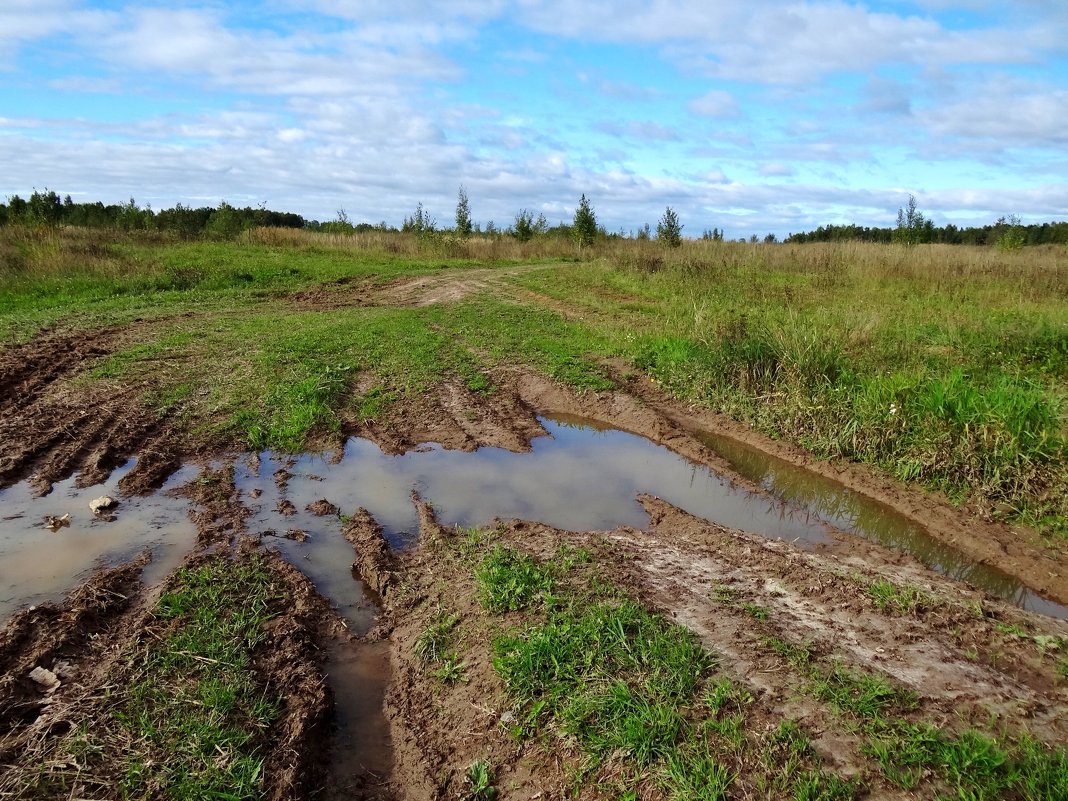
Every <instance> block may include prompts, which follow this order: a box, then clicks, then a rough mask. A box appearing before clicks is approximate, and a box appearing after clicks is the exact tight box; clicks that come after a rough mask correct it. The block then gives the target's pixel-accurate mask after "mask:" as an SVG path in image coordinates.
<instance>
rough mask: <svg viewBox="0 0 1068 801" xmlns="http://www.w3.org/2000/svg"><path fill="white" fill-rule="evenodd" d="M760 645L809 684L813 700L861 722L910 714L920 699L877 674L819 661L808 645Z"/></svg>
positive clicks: (769, 640)
mask: <svg viewBox="0 0 1068 801" xmlns="http://www.w3.org/2000/svg"><path fill="white" fill-rule="evenodd" d="M761 642H762V643H763V644H764V645H766V646H767V647H769V648H771V649H772V650H773V651H775V653H777V654H779V655H780V656H782V657H783V658H784V659H786V661H787V662H789V663H790V665H791V666H793V668H794V669H795V670H797V671H798V673H800V674H801V675H802V676H804V677H805V678H807V679H808V680H809V684H808V690H809V692H810V693H811V694H812V695H813V697H815V698H817V699H819V700H821V701H826V702H827V703H829V704H830V705H831V706H832V707H833V708H834V709H836V710H838V711H839V712H850V713H852V714H854V715H857V716H858V717H861V718H876V719H877V718H880V717H881V716H883V715H885V714H886V713H889V712H895V711H898V712H900V711H910V710H912V709H915V708H916V706H917V705H918V702H919V699H918V698H917V696H916V694H915V693H914V692H912V691H911V690H908V689H905V688H902V687H897V686H895V685H894V684H892V683H891V682H890V681H889V680H888V679H887V678H886V677H884V676H882V675H879V674H877V673H862V672H860V671H857V670H853V669H851V668H849V667H846V666H845V665H842V664H840V663H837V662H834V663H831V664H829V665H828V664H824V663H823V662H822V661H821V660H819V659H817V658H816V657H815V655H814V653H813V651H812V647H811V645H810V644H808V643H801V644H798V643H792V642H789V641H787V640H784V639H782V638H781V637H763V638H761Z"/></svg>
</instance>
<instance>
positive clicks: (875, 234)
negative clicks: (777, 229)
mask: <svg viewBox="0 0 1068 801" xmlns="http://www.w3.org/2000/svg"><path fill="white" fill-rule="evenodd" d="M898 230H899V229H897V228H867V227H862V226H859V225H821V226H820V227H819V228H817V229H816V230H815V231H808V232H807V233H802V234H790V235H789V236H788V237H786V239H785V240H783V241H784V242H791V243H792V242H843V241H850V240H856V241H860V242H894V241H898V239H897V237H896V234H897V233H898ZM1006 234H1009V235H1010V237H1011V238H1015V237H1019V238H1020V240H1022V241H1020V244H1021V245H1050V244H1053V245H1066V244H1068V222H1046V223H1041V224H1034V225H1024V224H1023V223H1019V222H1015V221H1013V220H1011V219H1006V218H1004V217H1003V218H1001V219H999V220H997V221H996V222H993V223H991V224H990V225H983V226H979V227H978V228H958V227H957V226H955V225H953V224H952V223H950V224H948V225H944V226H941V227H939V226H936V225H934V224H933V223H931V222H930V221H929V220H928V221H927V224H926V225H924V226H923V227H922V228H921V229H920V235H919V237H918V238H917V239H916V242H917V243H923V242H934V243H938V244H944V245H995V244H998V243H999V242H1004V241H1005V236H1006Z"/></svg>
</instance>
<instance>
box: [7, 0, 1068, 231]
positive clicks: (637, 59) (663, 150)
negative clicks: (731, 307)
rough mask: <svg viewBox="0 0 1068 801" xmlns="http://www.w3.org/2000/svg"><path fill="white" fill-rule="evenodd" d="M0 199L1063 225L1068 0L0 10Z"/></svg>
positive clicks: (406, 0) (619, 226) (692, 225)
mask: <svg viewBox="0 0 1068 801" xmlns="http://www.w3.org/2000/svg"><path fill="white" fill-rule="evenodd" d="M0 163H2V164H3V165H4V166H3V170H2V171H0V195H4V196H7V195H11V194H15V193H18V194H21V195H23V196H24V197H25V196H26V195H28V194H29V193H30V192H31V191H32V190H33V188H35V187H36V188H38V189H41V188H44V187H48V188H50V189H54V190H56V191H58V192H61V193H63V194H67V193H69V194H71V195H72V196H73V197H74V198H75V199H76V200H98V199H99V200H103V201H105V202H117V201H122V200H126V199H128V198H130V197H134V198H136V199H137V201H138V202H139V203H141V204H144V203H150V204H151V205H152V206H153V207H154V208H162V207H168V206H173V205H174V204H175V203H177V202H181V203H183V204H192V205H198V206H199V205H211V206H214V205H217V204H218V202H219V201H220V200H223V199H225V200H227V201H228V202H230V203H232V204H234V205H239V206H244V205H253V206H254V205H258V204H261V203H265V204H266V205H267V206H268V207H269V208H273V209H277V210H281V211H295V212H299V213H301V214H304V215H305V216H308V217H311V218H315V219H321V220H326V219H332V218H334V217H335V216H336V213H337V210H338V209H340V208H344V209H345V210H346V212H347V214H348V216H349V217H350V218H351V219H352V220H353V221H368V222H378V221H380V220H385V221H387V222H389V223H392V224H399V222H400V221H401V220H402V218H403V217H404V216H406V215H408V214H410V213H411V212H412V211H413V210H414V209H415V206H416V204H417V203H419V202H422V203H423V204H424V206H425V207H426V208H427V209H428V211H429V212H430V213H431V215H432V216H434V217H435V218H436V219H437V220H438V221H439V223H448V224H451V220H452V217H453V213H454V209H455V204H456V194H457V189H458V187H459V186H460V185H461V184H462V185H463V186H464V187H465V188H466V190H467V193H468V195H469V197H470V202H471V207H472V211H473V214H474V217H475V218H476V220H478V221H480V222H482V223H483V224H485V223H486V222H487V221H489V220H493V221H494V222H495V223H496V224H497V225H499V226H507V225H509V224H510V223H511V222H512V220H513V219H514V217H515V213H516V212H517V211H518V210H520V209H523V208H526V209H530V210H533V211H535V212H541V213H544V214H545V216H546V217H547V218H548V220H549V221H550V222H551V223H555V222H558V221H562V220H569V219H570V218H571V216H572V214H573V212H574V208H575V206H576V204H577V201H578V198H579V196H580V195H581V194H582V193H585V194H586V195H588V196H589V197H590V198H591V200H592V202H593V205H594V208H595V210H596V212H597V215H598V218H599V220H600V221H601V222H602V223H603V224H604V225H605V226H606V227H608V228H609V229H610V230H613V231H616V230H623V231H634V230H637V229H638V228H639V227H640V226H641V225H642V224H643V223H645V222H649V223H651V224H653V225H655V224H656V221H657V219H658V218H659V217H660V215H661V214H662V213H663V210H664V208H665V207H666V206H668V205H670V206H672V207H673V208H675V209H676V211H677V212H678V213H679V216H680V218H681V220H682V222H683V223H684V224H685V226H686V228H685V230H684V233H686V234H688V235H694V236H696V235H699V234H700V233H701V231H703V230H704V229H706V228H709V229H710V228H713V227H718V228H721V229H724V230H725V231H726V232H727V234H728V235H729V236H732V237H737V236H749V235H750V234H758V235H760V236H763V235H764V234H766V233H769V232H772V233H776V234H778V235H780V236H781V235H784V234H786V233H789V232H791V231H802V230H809V229H811V228H814V227H815V226H817V225H820V224H823V223H828V222H834V223H846V222H856V223H858V224H862V225H881V226H887V225H893V223H894V221H895V219H896V214H897V209H898V207H900V206H902V205H904V204H905V203H906V202H907V200H908V195H909V194H910V193H911V194H914V195H915V196H916V198H917V203H918V206H919V208H920V210H921V211H923V212H925V213H926V214H927V215H928V216H929V217H931V218H933V219H934V220H935V222H936V223H938V224H944V223H947V222H953V223H956V224H958V225H971V224H983V223H988V222H992V221H993V220H994V219H995V218H996V217H998V216H1001V215H1008V214H1017V215H1019V216H1020V217H1021V218H1023V219H1024V220H1025V221H1027V222H1034V221H1044V220H1062V219H1068V3H1065V2H1063V0H1017V2H979V1H978V0H914V2H868V3H853V2H841V1H839V0H811V1H810V2H788V1H785V0H784V1H782V2H780V0H766V1H764V2H759V1H756V0H749V1H748V2H746V1H743V0H739V1H735V0H719V2H716V3H710V2H708V1H707V0H677V1H676V2H668V0H615V2H603V1H602V0H588V1H587V2H582V3H574V2H564V1H563V0H519V1H518V2H504V1H503V0H481V1H476V0H450V2H440V0H424V1H423V2H413V1H412V0H391V1H390V2H385V1H384V0H333V1H328V0H267V1H266V2H261V3H244V2H229V3H223V2H202V3H181V2H175V1H172V2H158V1H157V0H142V2H129V3H124V2H103V1H98V2H89V0H3V2H2V4H0Z"/></svg>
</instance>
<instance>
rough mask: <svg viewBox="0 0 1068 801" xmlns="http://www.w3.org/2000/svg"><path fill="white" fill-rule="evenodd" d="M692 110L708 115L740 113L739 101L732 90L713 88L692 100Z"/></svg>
mask: <svg viewBox="0 0 1068 801" xmlns="http://www.w3.org/2000/svg"><path fill="white" fill-rule="evenodd" d="M689 107H690V111H692V112H693V113H694V114H701V115H703V116H706V117H734V116H737V114H738V101H737V100H735V99H734V96H733V95H732V94H731V93H730V92H724V91H723V90H722V89H713V90H712V91H710V92H706V93H705V94H703V95H701V96H700V97H698V98H694V99H693V100H691V101H690V106H689Z"/></svg>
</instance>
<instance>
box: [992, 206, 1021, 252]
mask: <svg viewBox="0 0 1068 801" xmlns="http://www.w3.org/2000/svg"><path fill="white" fill-rule="evenodd" d="M994 230H995V232H996V233H997V234H998V238H997V239H996V240H994V247H996V248H997V249H998V250H1000V251H1002V252H1008V251H1010V250H1019V249H1020V248H1022V247H1023V246H1024V244H1025V243H1026V241H1027V236H1026V234H1024V229H1023V223H1022V222H1021V221H1020V218H1019V217H1017V216H1016V215H1015V214H1010V215H1009V216H1008V217H998V219H997V222H995V223H994Z"/></svg>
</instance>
